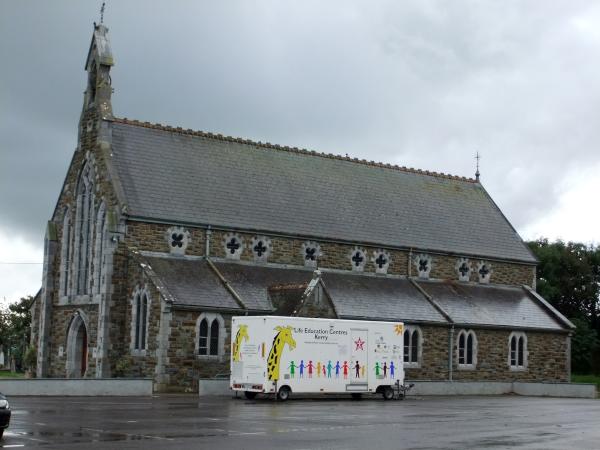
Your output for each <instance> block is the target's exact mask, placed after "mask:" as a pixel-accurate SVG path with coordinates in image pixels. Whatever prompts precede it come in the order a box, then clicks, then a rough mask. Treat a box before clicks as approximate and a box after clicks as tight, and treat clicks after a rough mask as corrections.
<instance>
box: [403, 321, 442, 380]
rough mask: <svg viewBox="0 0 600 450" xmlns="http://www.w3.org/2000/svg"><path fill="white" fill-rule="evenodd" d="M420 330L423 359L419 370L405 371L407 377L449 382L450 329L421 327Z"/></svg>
mask: <svg viewBox="0 0 600 450" xmlns="http://www.w3.org/2000/svg"><path fill="white" fill-rule="evenodd" d="M406 325H409V324H408V323H407V324H406ZM420 329H421V333H422V346H423V347H422V355H421V356H422V358H421V361H420V364H419V367H418V368H407V369H405V377H406V378H407V379H410V380H447V379H448V339H449V336H450V329H449V328H448V327H445V326H420Z"/></svg>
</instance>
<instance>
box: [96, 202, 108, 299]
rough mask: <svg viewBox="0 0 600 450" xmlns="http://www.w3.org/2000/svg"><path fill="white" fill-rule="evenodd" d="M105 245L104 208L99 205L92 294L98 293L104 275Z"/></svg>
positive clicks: (103, 205) (102, 205)
mask: <svg viewBox="0 0 600 450" xmlns="http://www.w3.org/2000/svg"><path fill="white" fill-rule="evenodd" d="M105 245H106V206H105V204H104V202H102V203H101V204H100V207H99V208H98V213H97V214H96V245H95V248H94V281H93V283H94V284H93V286H94V293H96V294H99V293H100V286H101V283H102V281H103V278H104V277H103V275H104V247H105Z"/></svg>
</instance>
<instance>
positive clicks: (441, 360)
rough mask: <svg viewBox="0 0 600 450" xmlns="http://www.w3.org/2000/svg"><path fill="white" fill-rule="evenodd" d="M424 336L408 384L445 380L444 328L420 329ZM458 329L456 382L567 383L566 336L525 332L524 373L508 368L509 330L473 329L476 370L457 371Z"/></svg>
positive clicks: (446, 331) (446, 333)
mask: <svg viewBox="0 0 600 450" xmlns="http://www.w3.org/2000/svg"><path fill="white" fill-rule="evenodd" d="M420 328H421V331H422V334H423V344H422V345H423V347H422V359H421V362H420V367H419V368H407V369H406V378H407V379H410V380H447V379H448V375H449V374H448V339H449V336H450V329H449V328H447V327H434V326H421V327H420ZM459 331H460V329H455V332H454V342H453V343H452V351H453V374H452V378H453V380H455V381H461V380H462V381H569V379H568V367H567V362H568V355H567V335H566V334H565V333H551V332H539V331H527V332H526V333H525V334H526V335H527V350H528V353H529V358H528V366H527V369H526V370H523V371H513V370H510V368H509V366H508V344H509V342H508V339H509V335H510V333H511V330H490V329H474V331H475V335H476V338H477V366H476V368H475V369H459V367H458V357H457V350H456V340H457V337H458V333H459Z"/></svg>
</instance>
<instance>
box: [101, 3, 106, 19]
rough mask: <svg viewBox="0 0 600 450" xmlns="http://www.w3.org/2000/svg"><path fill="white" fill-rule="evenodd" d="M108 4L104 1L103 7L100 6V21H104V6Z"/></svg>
mask: <svg viewBox="0 0 600 450" xmlns="http://www.w3.org/2000/svg"><path fill="white" fill-rule="evenodd" d="M105 6H106V2H102V7H101V8H100V23H104V8H105Z"/></svg>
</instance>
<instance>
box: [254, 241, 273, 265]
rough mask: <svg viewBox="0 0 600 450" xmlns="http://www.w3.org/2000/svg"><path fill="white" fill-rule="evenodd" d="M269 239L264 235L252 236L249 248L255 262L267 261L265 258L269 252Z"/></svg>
mask: <svg viewBox="0 0 600 450" xmlns="http://www.w3.org/2000/svg"><path fill="white" fill-rule="evenodd" d="M271 247H272V245H271V239H269V238H268V237H266V236H255V237H254V238H252V243H251V244H250V248H251V249H252V254H253V255H254V260H255V261H257V262H267V258H268V257H269V255H270V254H271Z"/></svg>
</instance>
